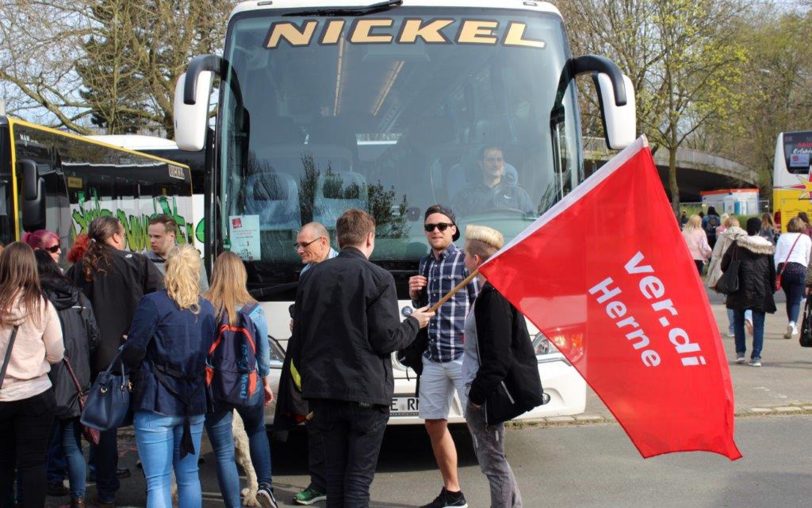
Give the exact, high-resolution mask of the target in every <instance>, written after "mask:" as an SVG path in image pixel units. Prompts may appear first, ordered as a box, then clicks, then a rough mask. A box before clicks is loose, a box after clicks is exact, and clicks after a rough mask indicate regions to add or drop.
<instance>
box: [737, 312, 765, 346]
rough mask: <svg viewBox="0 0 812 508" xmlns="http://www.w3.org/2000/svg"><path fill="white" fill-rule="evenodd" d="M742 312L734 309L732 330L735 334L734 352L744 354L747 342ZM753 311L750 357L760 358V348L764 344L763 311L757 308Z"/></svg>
mask: <svg viewBox="0 0 812 508" xmlns="http://www.w3.org/2000/svg"><path fill="white" fill-rule="evenodd" d="M744 312H745V311H743V310H739V309H734V316H733V332H734V334H735V336H736V338H735V342H736V354H737V355H744V353H746V352H747V344H746V342H745V336H744ZM752 312H753V352H752V353H751V355H750V358H761V348H762V347H763V346H764V317H765V314H764V313H763V312H759V311H757V310H754V311H752Z"/></svg>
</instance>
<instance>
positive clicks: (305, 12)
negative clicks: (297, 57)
mask: <svg viewBox="0 0 812 508" xmlns="http://www.w3.org/2000/svg"><path fill="white" fill-rule="evenodd" d="M402 4H403V0H387V1H385V2H378V3H375V4H372V5H367V6H366V7H357V6H353V7H330V8H329V9H311V8H304V9H298V10H292V11H287V12H285V13H284V14H283V16H364V15H366V14H375V13H377V12H384V11H388V10H390V9H394V8H395V7H400V6H401V5H402Z"/></svg>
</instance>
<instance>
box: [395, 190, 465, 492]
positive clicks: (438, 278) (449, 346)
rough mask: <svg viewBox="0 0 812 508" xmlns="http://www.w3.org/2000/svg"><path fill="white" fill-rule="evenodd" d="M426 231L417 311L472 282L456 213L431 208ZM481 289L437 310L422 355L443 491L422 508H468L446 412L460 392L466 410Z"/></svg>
mask: <svg viewBox="0 0 812 508" xmlns="http://www.w3.org/2000/svg"><path fill="white" fill-rule="evenodd" d="M423 227H424V229H425V234H426V240H427V241H428V243H429V247H431V251H430V252H429V254H428V255H426V256H425V257H424V258H422V259H421V260H420V265H419V269H418V273H419V275H414V276H412V277H410V278H409V296H410V297H411V299H412V303H413V305H414V306H415V307H417V308H420V307H423V306H425V305H434V304H435V303H437V302H438V301H439V300H440V298H442V297H443V296H444V295H445V294H446V293H448V292H449V291H451V289H452V288H453V287H454V286H456V285H457V284H459V283H460V282H462V280H463V279H464V278H465V277H467V276H468V271H467V270H466V269H465V256H464V254H463V252H462V250H460V249H458V248H457V246H456V245H454V241H455V240H457V239H458V238H459V237H460V232H459V231H458V230H457V224H456V221H455V219H454V212H453V211H451V209H450V208H447V207H444V206H442V205H433V206H430V207H429V208H428V209H427V210H426V213H425V215H424V219H423ZM477 292H478V287H477V283H476V281H475V280H472V281H471V282H470V283H469V284H468V285H467V286H466V287H465V289H464V290H460V291H458V292H457V293H456V294H455V295H454V296H452V297H451V299H450V300H448V301H447V302H446V303H444V304H443V305H442V306H440V308H439V309H437V314H436V316H435V317H434V318H432V319H431V320H430V321H429V326H428V343H427V348H426V351H425V352H424V353H423V358H422V360H423V372H422V373H421V375H420V383H419V386H420V392H419V398H420V405H419V407H420V417H421V418H423V419H425V420H426V431H427V432H428V434H429V438H430V439H431V448H432V450H433V451H434V458H435V459H436V460H437V465H438V466H439V468H440V474H441V475H442V477H443V488H442V490H441V491H440V495H439V496H437V498H436V499H435V500H434V501H433V502H431V503H429V504H427V505H425V506H424V508H440V507H445V506H462V507H464V506H468V504H467V502H466V501H465V496H464V495H463V493H462V490H461V489H460V483H459V475H458V472H457V449H456V447H455V446H454V440H453V439H452V437H451V433H450V432H449V431H448V412H449V409H450V406H451V401H452V399H453V396H454V389H455V388H456V390H457V395H458V396H459V399H460V402H461V403H462V407H461V408H460V410H461V412H462V410H463V409H464V408H465V386H464V382H463V378H462V353H463V333H462V332H463V325H464V324H465V315H466V314H468V309H469V308H470V306H471V304H472V303H473V302H474V300H475V299H476V296H477Z"/></svg>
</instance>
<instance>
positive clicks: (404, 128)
mask: <svg viewBox="0 0 812 508" xmlns="http://www.w3.org/2000/svg"><path fill="white" fill-rule="evenodd" d="M584 73H586V74H591V75H592V76H593V79H594V80H595V83H596V86H597V89H598V92H599V96H600V104H601V110H602V112H603V115H604V126H605V132H606V136H607V141H608V142H609V145H610V146H611V147H612V148H621V147H623V146H625V145H627V144H629V143H631V142H632V141H633V140H634V137H635V113H634V111H635V110H634V98H633V90H632V87H631V82H630V81H629V79H628V78H627V77H625V76H623V74H622V73H621V72H620V70H619V69H618V67H617V66H616V65H615V64H614V63H612V62H611V61H609V60H607V59H605V58H602V57H595V56H583V57H579V58H573V57H572V56H571V54H570V49H569V44H568V42H567V37H566V32H565V27H564V22H563V20H562V18H561V15H560V13H559V11H558V10H557V9H556V8H555V7H554V6H553V5H551V4H549V3H546V2H536V1H532V2H528V1H519V0H514V1H498V2H497V1H495V0H490V1H485V0H466V1H461V0H439V1H436V0H432V1H429V0H402V1H401V0H391V1H385V2H377V3H370V2H368V1H366V2H365V1H363V0H337V1H314V0H304V1H293V0H278V1H276V0H275V1H274V2H263V1H250V2H244V3H241V4H239V5H238V6H237V7H236V8H235V9H234V11H233V12H232V14H231V16H230V18H229V21H228V30H227V36H226V41H225V46H224V54H223V55H222V56H219V55H203V56H199V57H196V58H194V59H193V60H192V62H191V63H190V65H189V68H188V70H187V72H186V73H185V74H184V75H183V76H182V77H181V78H180V80H179V82H178V84H177V88H176V94H175V106H174V107H175V111H174V113H175V140H176V142H177V143H178V146H179V147H180V148H182V149H188V150H200V149H201V148H203V146H204V144H205V140H206V136H207V134H206V133H207V128H208V127H209V123H210V121H212V120H211V109H212V108H211V105H210V99H211V97H210V96H211V90H212V83H213V81H214V78H215V77H217V78H219V82H218V83H219V86H218V89H219V90H218V96H217V106H216V115H215V118H214V119H213V123H214V156H213V158H212V167H211V171H210V172H209V174H210V177H211V180H212V181H211V189H212V191H213V192H212V195H210V196H208V195H207V196H206V199H205V206H206V220H207V221H210V223H211V226H210V228H209V231H210V232H211V235H210V236H209V235H208V234H207V242H206V243H207V245H206V248H207V249H209V251H208V253H207V254H208V255H209V256H213V255H216V254H217V253H218V252H220V251H222V250H224V249H230V250H231V251H233V252H236V253H238V254H239V255H240V256H242V258H243V260H244V261H245V264H246V267H247V269H248V274H249V275H248V277H249V286H250V289H251V290H252V292H253V294H254V295H255V296H257V297H258V298H259V299H260V300H261V301H262V305H263V307H264V310H265V313H266V315H267V316H268V322H269V331H270V333H271V335H272V336H273V337H274V338H276V339H280V340H281V341H282V342H283V343H284V342H285V341H286V340H287V338H288V337H289V335H290V329H289V317H288V307H289V305H290V303H291V301H292V299H293V298H294V297H295V287H296V283H297V281H298V277H299V272H300V271H301V269H302V264H301V261H300V259H299V258H298V256H297V255H296V251H295V249H294V243H295V238H296V233H297V231H298V230H299V228H300V227H301V226H302V225H303V224H305V223H308V222H310V221H317V222H320V223H322V224H324V225H325V226H326V227H327V228H328V230H330V231H331V232H332V231H334V229H335V222H336V219H337V218H338V217H339V216H340V215H341V213H343V212H344V211H345V210H347V209H348V208H361V209H364V210H367V211H369V212H370V214H372V216H373V217H374V219H375V221H376V223H377V232H376V233H377V234H376V242H375V251H374V253H373V255H372V258H371V261H372V262H374V263H376V264H378V265H379V266H381V267H384V268H385V269H387V270H389V271H390V273H392V275H393V276H394V278H395V281H396V285H397V291H398V297H399V299H400V306H401V309H402V310H403V311H404V313H407V312H408V310H409V309H407V307H409V306H410V305H411V302H410V301H409V298H408V283H407V281H408V278H409V277H410V276H412V275H415V274H416V273H417V268H418V261H419V259H420V257H421V256H424V255H426V254H427V253H428V245H427V242H426V238H425V235H424V233H423V222H422V219H423V211H424V210H425V209H426V208H427V207H428V206H429V205H432V204H435V203H441V204H444V205H447V206H449V205H450V206H451V207H452V208H454V207H457V208H458V209H459V210H460V211H459V212H458V213H457V219H458V226H459V228H460V229H461V230H464V228H465V225H466V224H469V223H477V224H485V225H489V226H492V227H495V228H497V229H498V230H500V231H501V232H502V233H503V234H504V235H505V238H506V239H508V240H509V239H510V238H512V237H513V236H515V235H516V234H518V233H519V232H520V231H522V230H523V229H524V228H525V227H527V226H528V225H529V224H530V223H531V222H533V221H534V220H535V219H536V218H537V217H538V216H539V215H540V214H541V213H543V212H544V211H545V210H546V209H548V208H549V207H550V206H551V205H552V204H554V203H555V202H557V201H558V200H559V199H561V197H562V196H564V195H565V194H566V193H568V192H569V191H570V190H572V189H573V188H574V187H575V186H576V185H578V183H579V182H581V181H582V179H583V178H584V165H583V150H582V141H581V134H580V123H579V112H578V101H577V98H576V85H575V82H574V78H575V76H577V75H579V74H584ZM488 147H497V148H499V150H500V151H501V153H502V154H503V157H504V160H505V184H506V187H505V188H504V192H505V193H506V195H507V194H510V193H512V192H518V191H517V190H516V188H518V187H521V190H522V191H523V192H525V193H526V194H527V196H528V197H529V200H530V202H531V207H524V209H519V208H510V207H493V208H489V207H484V208H483V206H482V204H480V203H470V202H469V200H468V199H467V196H466V195H465V194H464V193H462V192H461V191H462V190H463V188H464V187H465V186H466V185H467V184H468V183H470V182H475V181H477V179H481V178H482V175H481V173H480V172H481V161H480V159H481V154H482V153H483V150H484V149H485V148H488ZM458 203H459V205H458ZM468 205H472V206H468ZM460 206H461V207H463V208H466V209H467V210H466V211H464V212H463V211H462V208H460ZM333 236H334V235H333ZM334 240H335V238H334V237H333V243H334V244H335V242H334ZM550 248H555V246H554V245H551V246H550ZM562 269H563V268H562ZM543 283H544V281H539V284H543ZM571 303H572V304H574V305H578V304H579V301H578V297H577V296H576V297H573V301H572V302H571ZM580 304H583V302H580ZM530 328H531V333H532V335H533V341H534V346H535V348H536V352H537V354H538V363H539V371H540V373H541V377H542V382H543V384H544V388H545V391H546V392H547V393H548V394H549V395H550V397H551V401H550V403H548V404H546V405H544V406H540V407H538V408H536V410H534V411H533V412H531V413H529V414H527V415H525V417H527V418H537V417H540V416H553V415H569V414H577V413H580V412H582V411H583V409H584V404H585V395H586V387H585V383H584V381H583V379H582V378H581V377H580V375H579V374H578V373H577V371H576V370H575V368H574V367H573V366H572V365H571V364H570V363H569V361H567V359H566V358H565V357H564V356H563V355H562V354H561V353H560V352H559V350H560V349H564V348H566V349H570V350H571V352H572V354H573V355H574V356H577V354H578V351H580V350H581V346H582V344H581V342H580V339H579V338H577V337H572V336H570V335H567V334H565V333H562V334H561V335H560V336H557V335H556V336H552V337H545V336H543V335H542V334H540V333H538V330H536V329H535V327H533V326H532V325H531V327H530ZM557 348H558V349H557ZM394 365H395V378H396V379H395V397H394V399H393V401H392V412H391V415H392V417H391V419H390V423H419V422H421V420H419V419H418V418H417V404H418V402H419V401H417V400H416V399H415V397H414V396H415V385H414V375H413V374H410V373H409V372H408V370H407V369H406V368H405V367H403V366H402V365H400V364H398V363H397V361H396V360H395V361H394ZM461 414H462V408H461V407H460V405H459V401H455V403H454V404H452V416H451V418H450V420H451V421H461V420H462V417H461Z"/></svg>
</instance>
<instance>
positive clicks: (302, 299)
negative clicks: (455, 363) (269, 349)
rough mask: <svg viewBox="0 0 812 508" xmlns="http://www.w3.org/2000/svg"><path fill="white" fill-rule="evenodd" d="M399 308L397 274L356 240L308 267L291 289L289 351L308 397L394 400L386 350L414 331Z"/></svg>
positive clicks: (412, 321) (415, 325)
mask: <svg viewBox="0 0 812 508" xmlns="http://www.w3.org/2000/svg"><path fill="white" fill-rule="evenodd" d="M417 330H418V322H417V320H416V319H414V318H406V320H405V321H403V322H402V323H401V322H400V318H399V316H398V301H397V294H396V292H395V279H394V278H393V277H392V274H390V273H389V272H387V271H386V270H384V269H383V268H380V267H378V266H376V265H374V264H372V263H371V262H369V261H368V260H367V259H366V257H364V255H363V254H362V253H361V251H359V250H358V249H355V248H353V247H347V248H345V249H343V250H342V251H341V253H340V254H339V255H338V257H335V258H333V259H328V260H327V261H323V262H321V263H319V264H317V265H315V266H313V268H311V269H310V270H308V271H307V273H305V275H304V276H303V277H302V279H301V281H300V283H299V290H298V292H297V295H296V309H295V311H294V316H293V336H292V337H291V340H290V342H289V344H288V347H289V349H290V351H291V358H292V359H293V361H294V363H295V365H296V366H297V368H298V370H299V372H300V373H301V376H302V396H303V397H304V398H305V399H331V400H342V401H349V402H362V403H368V404H377V405H382V406H386V407H387V408H388V407H389V406H390V405H391V403H392V394H393V392H394V381H393V376H392V360H391V356H390V355H391V353H392V352H393V351H396V350H397V349H400V348H403V347H405V346H406V345H407V344H409V343H410V342H411V341H412V340H414V338H415V336H416V335H417Z"/></svg>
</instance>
